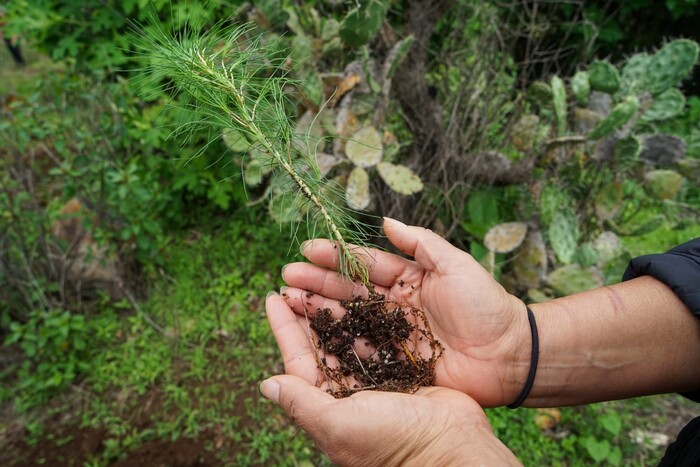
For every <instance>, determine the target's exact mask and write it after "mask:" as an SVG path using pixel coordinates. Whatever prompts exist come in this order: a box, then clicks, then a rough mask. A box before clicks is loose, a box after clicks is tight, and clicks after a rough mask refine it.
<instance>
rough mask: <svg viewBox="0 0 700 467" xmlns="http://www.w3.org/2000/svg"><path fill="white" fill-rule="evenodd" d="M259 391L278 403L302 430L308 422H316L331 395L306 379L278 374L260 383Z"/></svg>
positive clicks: (305, 428) (331, 397) (306, 426)
mask: <svg viewBox="0 0 700 467" xmlns="http://www.w3.org/2000/svg"><path fill="white" fill-rule="evenodd" d="M260 392H261V393H262V395H263V396H265V398H267V399H269V400H271V401H273V402H275V403H277V404H279V406H280V407H282V410H284V411H285V412H287V415H289V416H290V417H292V418H293V419H294V421H295V422H296V423H298V424H299V426H301V428H303V429H304V430H307V431H308V429H309V426H308V422H309V421H311V420H315V421H316V423H318V419H319V416H320V414H321V413H322V412H323V411H324V408H325V407H326V405H327V404H328V403H329V402H332V401H334V400H335V399H334V398H333V396H331V395H330V394H328V393H327V392H324V391H322V390H321V389H320V388H317V387H316V386H314V385H312V384H310V383H309V382H307V381H306V380H304V379H302V378H299V377H297V376H292V375H278V376H273V377H272V378H269V379H266V380H265V381H263V382H262V383H260Z"/></svg>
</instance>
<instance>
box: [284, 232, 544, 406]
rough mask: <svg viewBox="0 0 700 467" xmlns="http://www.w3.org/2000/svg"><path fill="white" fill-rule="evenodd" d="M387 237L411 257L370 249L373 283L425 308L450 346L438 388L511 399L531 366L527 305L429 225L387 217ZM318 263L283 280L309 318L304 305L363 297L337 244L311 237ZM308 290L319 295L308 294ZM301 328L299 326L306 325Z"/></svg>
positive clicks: (309, 254)
mask: <svg viewBox="0 0 700 467" xmlns="http://www.w3.org/2000/svg"><path fill="white" fill-rule="evenodd" d="M384 232H385V234H386V236H387V238H388V239H389V240H390V241H391V243H392V244H394V246H396V247H397V248H398V249H399V250H401V251H402V252H403V253H405V254H407V255H409V256H412V257H413V258H414V259H415V261H411V260H409V259H406V258H402V257H400V256H397V255H394V254H391V253H387V252H382V251H378V250H375V249H369V250H366V251H365V252H363V255H361V256H362V257H363V258H364V260H365V261H366V262H367V264H368V265H369V268H370V281H371V282H372V283H373V284H374V285H375V289H376V291H377V292H379V293H382V294H384V295H386V297H387V299H389V300H391V301H395V302H398V303H406V304H408V305H410V306H413V307H416V308H420V309H422V310H423V311H424V312H425V314H426V316H427V318H428V320H429V322H430V326H431V328H432V331H433V334H434V337H435V338H436V339H438V340H439V341H440V342H441V343H442V344H443V345H444V347H445V352H444V354H443V356H442V358H440V359H439V360H438V362H437V365H436V381H435V384H436V385H438V386H444V387H448V388H453V389H457V390H459V391H462V392H464V393H466V394H469V395H470V396H471V397H473V398H474V399H475V400H476V401H477V402H478V403H479V404H480V405H482V406H484V407H493V406H499V405H506V404H509V403H511V402H513V401H514V400H515V399H516V398H517V396H518V394H519V393H520V391H521V390H522V387H523V384H524V381H525V379H526V376H527V372H528V369H529V365H530V351H531V350H530V348H531V343H530V331H529V325H528V321H527V314H526V309H525V305H524V304H523V302H522V301H520V300H519V299H517V298H516V297H514V296H512V295H510V294H508V293H507V292H506V291H505V289H503V287H501V286H500V285H499V284H498V282H496V281H495V280H494V279H493V278H492V277H491V275H490V274H489V273H488V272H487V271H486V270H485V269H484V268H483V267H481V265H480V264H479V263H478V262H477V261H476V260H474V258H473V257H472V256H471V255H469V254H467V253H465V252H463V251H461V250H459V249H458V248H455V247H454V246H452V245H451V244H450V243H449V242H447V241H446V240H445V239H443V238H442V237H440V236H438V235H437V234H435V233H433V232H431V231H430V230H427V229H424V228H420V227H412V226H407V225H404V224H402V223H400V222H398V221H395V220H392V219H385V222H384ZM302 254H303V255H304V256H306V258H308V259H309V260H310V261H311V262H312V263H313V264H309V263H293V264H289V265H287V266H286V267H285V268H284V270H283V274H282V277H283V279H284V280H285V282H286V283H287V284H288V285H289V286H290V287H289V288H288V289H287V290H285V297H286V299H287V301H288V303H289V305H290V306H291V307H292V309H293V310H294V311H295V312H296V313H297V314H298V315H301V316H304V313H305V308H307V311H308V312H309V313H313V312H314V311H315V310H316V309H318V308H326V307H328V308H331V310H334V312H335V314H336V316H337V315H339V314H340V313H341V311H340V310H341V308H340V306H339V304H338V300H342V299H348V298H350V297H352V296H353V295H357V294H363V293H364V294H365V295H366V290H364V288H359V287H358V286H357V285H356V284H354V283H352V282H350V281H347V280H345V279H343V278H342V277H341V276H340V275H339V274H338V273H337V272H335V269H336V267H337V263H338V253H337V250H336V249H335V246H334V244H333V243H332V242H330V241H328V240H313V241H312V242H308V243H305V244H304V245H303V246H302ZM306 291H311V292H313V293H314V294H315V295H313V296H311V297H307V295H306ZM300 326H301V324H300Z"/></svg>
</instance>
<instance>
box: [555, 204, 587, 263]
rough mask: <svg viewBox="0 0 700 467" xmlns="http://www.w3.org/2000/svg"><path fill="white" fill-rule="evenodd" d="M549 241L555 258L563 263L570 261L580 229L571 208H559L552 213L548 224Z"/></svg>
mask: <svg viewBox="0 0 700 467" xmlns="http://www.w3.org/2000/svg"><path fill="white" fill-rule="evenodd" d="M548 232H549V243H550V244H551V245H552V249H553V250H554V253H555V254H556V255H557V259H558V260H559V261H561V262H562V263H564V264H568V263H570V262H571V261H572V260H573V258H574V254H575V253H576V246H577V244H578V238H579V235H580V230H579V226H578V221H577V220H576V214H574V211H573V210H572V209H560V210H559V211H557V212H556V213H555V214H554V217H553V218H552V222H551V223H550V224H549V231H548Z"/></svg>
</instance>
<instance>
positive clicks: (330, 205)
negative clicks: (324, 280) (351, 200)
mask: <svg viewBox="0 0 700 467" xmlns="http://www.w3.org/2000/svg"><path fill="white" fill-rule="evenodd" d="M141 29H142V30H144V31H146V32H144V36H143V37H144V40H145V42H144V49H146V50H147V58H148V60H149V64H148V66H147V68H148V69H147V70H146V71H147V72H148V74H149V75H150V79H157V80H159V82H162V83H166V84H163V85H162V90H163V91H165V92H166V93H168V94H169V95H171V96H173V98H172V100H171V105H175V106H176V107H178V108H180V109H181V110H186V112H185V115H186V121H184V122H183V123H182V124H181V125H180V126H179V127H178V128H177V129H176V130H175V131H174V133H175V135H180V136H181V135H187V134H190V135H191V134H192V133H193V132H194V131H195V130H197V129H199V128H201V127H202V126H207V127H210V128H212V127H215V128H218V129H219V130H221V131H219V132H218V134H221V133H222V132H223V133H229V135H235V137H236V138H242V139H243V140H244V145H248V146H250V148H251V149H253V150H248V151H247V153H248V154H250V155H251V157H258V158H260V161H259V163H260V164H261V165H264V164H272V165H273V166H274V167H275V168H277V169H279V172H280V173H281V174H283V176H284V177H285V178H286V179H287V182H288V186H289V187H290V191H291V196H294V198H295V203H294V204H295V205H297V206H299V207H300V208H301V211H302V212H306V214H307V219H308V224H307V225H308V226H309V229H310V234H311V235H312V236H316V234H319V233H320V234H325V235H326V236H328V238H331V239H332V240H334V241H335V243H336V245H337V248H338V252H339V271H340V273H341V274H342V275H343V276H344V277H347V278H349V279H350V280H359V281H360V282H362V284H364V285H365V286H367V287H368V289H370V290H372V287H371V284H370V282H369V272H368V268H367V266H366V264H365V262H363V261H362V259H361V254H362V247H364V246H366V245H367V239H368V237H369V235H368V226H367V225H365V224H363V223H361V222H360V221H358V220H356V219H355V218H354V217H353V216H352V212H350V211H348V210H347V209H346V208H345V207H343V206H341V205H340V204H337V203H335V202H333V199H334V196H329V193H328V190H331V189H332V188H331V187H332V184H331V183H329V182H328V181H327V180H325V179H324V177H323V176H322V175H321V172H320V170H319V168H318V165H317V163H316V159H315V155H314V154H313V153H312V151H313V148H314V146H315V145H314V144H308V141H304V139H307V140H308V138H309V136H308V132H307V134H306V135H296V134H294V130H293V125H292V116H291V115H290V112H289V109H290V108H293V105H290V97H289V94H288V92H289V89H291V88H293V87H295V86H297V85H298V83H296V82H295V81H294V80H293V79H291V78H290V77H289V76H288V73H287V70H285V68H284V63H285V59H286V57H282V58H276V57H279V52H278V50H276V49H275V47H274V45H269V44H266V43H265V42H264V38H263V37H262V36H256V35H255V34H254V31H253V27H252V26H251V25H238V26H233V27H216V28H212V29H210V30H209V31H207V32H204V33H199V32H196V31H193V30H191V29H189V30H184V31H183V30H181V31H180V32H179V33H178V35H177V36H175V35H170V34H168V33H167V32H166V31H163V30H162V29H148V30H145V29H143V28H141ZM307 148H310V149H307ZM204 149H205V148H202V150H204ZM336 199H342V196H341V197H337V198H336ZM319 227H320V229H321V230H322V232H317V231H316V230H317V229H318V228H319Z"/></svg>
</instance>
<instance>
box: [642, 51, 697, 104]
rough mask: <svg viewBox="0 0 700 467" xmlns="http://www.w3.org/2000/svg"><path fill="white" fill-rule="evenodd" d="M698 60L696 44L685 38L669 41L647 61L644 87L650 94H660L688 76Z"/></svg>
mask: <svg viewBox="0 0 700 467" xmlns="http://www.w3.org/2000/svg"><path fill="white" fill-rule="evenodd" d="M697 61H698V44H697V43H696V42H693V41H691V40H687V39H678V40H675V41H672V42H669V43H668V44H666V45H665V46H663V47H662V48H661V49H659V50H658V51H657V52H656V53H655V54H654V55H653V56H652V57H651V60H650V61H649V65H648V66H647V70H646V79H645V81H644V84H645V86H644V88H645V89H646V90H647V91H649V92H651V93H652V94H661V93H662V92H664V91H665V90H667V89H669V88H671V87H675V86H677V85H678V84H680V82H681V81H682V80H683V79H684V78H685V77H686V76H688V73H690V70H692V69H693V66H695V63H696V62H697Z"/></svg>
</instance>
